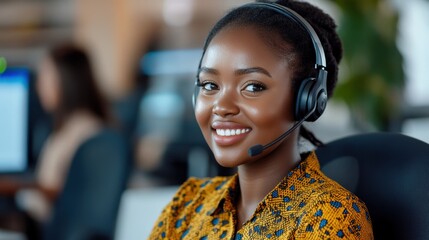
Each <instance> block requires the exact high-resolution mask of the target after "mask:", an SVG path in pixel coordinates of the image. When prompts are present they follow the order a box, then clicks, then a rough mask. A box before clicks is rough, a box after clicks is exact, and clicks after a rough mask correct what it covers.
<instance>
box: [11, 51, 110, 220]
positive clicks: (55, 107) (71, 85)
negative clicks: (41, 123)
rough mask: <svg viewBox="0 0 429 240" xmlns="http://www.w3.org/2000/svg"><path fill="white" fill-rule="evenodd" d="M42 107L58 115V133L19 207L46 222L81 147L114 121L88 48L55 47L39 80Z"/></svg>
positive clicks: (19, 197) (55, 123)
mask: <svg viewBox="0 0 429 240" xmlns="http://www.w3.org/2000/svg"><path fill="white" fill-rule="evenodd" d="M36 87H37V93H38V95H39V98H40V101H41V103H42V106H43V108H44V110H45V111H46V112H48V114H50V115H51V117H52V119H53V131H52V133H51V134H50V136H49V137H48V139H47V141H46V142H45V144H44V146H43V149H42V152H41V154H40V157H39V159H38V162H37V166H36V186H37V187H36V188H33V189H24V190H21V191H20V192H19V193H18V195H17V203H18V206H19V207H20V208H21V209H22V210H24V211H26V212H27V213H28V214H29V215H30V216H31V217H32V218H33V219H34V220H36V221H37V222H39V223H45V222H46V221H47V220H48V219H49V217H50V214H51V208H52V204H53V202H54V201H55V199H56V197H57V196H58V195H59V193H60V192H61V190H62V187H63V184H64V182H65V180H66V177H67V174H68V169H69V167H70V165H71V161H72V159H73V156H74V154H75V152H76V150H77V149H78V148H79V146H81V144H82V143H84V142H85V141H86V140H87V139H89V138H91V137H92V136H94V135H96V134H97V133H98V132H99V131H100V130H101V129H102V128H103V127H104V126H106V125H107V124H108V123H109V121H110V114H109V112H108V108H107V105H106V102H105V100H104V98H103V96H102V94H101V92H100V91H99V89H98V88H97V85H96V81H95V78H94V74H93V70H92V68H91V63H90V59H89V57H88V56H87V54H86V52H85V51H84V50H83V49H81V48H80V47H78V46H76V45H73V44H71V43H67V44H62V45H58V46H56V47H54V48H52V49H51V50H50V51H49V53H48V54H47V56H46V57H45V59H44V60H43V61H42V63H41V65H40V69H39V75H38V79H37V86H36Z"/></svg>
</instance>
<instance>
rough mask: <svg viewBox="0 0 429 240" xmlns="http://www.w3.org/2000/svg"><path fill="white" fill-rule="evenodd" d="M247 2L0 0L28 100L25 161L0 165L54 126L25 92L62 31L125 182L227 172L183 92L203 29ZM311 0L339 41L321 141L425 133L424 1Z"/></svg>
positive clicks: (4, 43) (32, 156) (0, 29)
mask: <svg viewBox="0 0 429 240" xmlns="http://www.w3.org/2000/svg"><path fill="white" fill-rule="evenodd" d="M246 2H250V1H249V0H216V1H214V0H107V1H106V0H91V1H86V0H1V1H0V57H3V58H4V59H6V60H7V64H8V68H9V69H13V68H19V69H25V71H28V78H29V85H28V86H29V95H28V98H29V99H30V101H29V103H28V105H26V104H23V105H20V106H21V107H22V106H24V107H26V108H28V118H29V125H28V132H29V133H28V137H29V141H28V142H29V144H30V145H29V148H28V158H25V163H24V164H21V165H20V166H18V167H16V168H15V169H12V170H11V169H6V170H2V169H0V171H1V172H3V173H0V174H2V175H7V174H10V173H11V172H12V173H13V174H20V173H22V172H31V171H33V170H34V167H35V166H36V164H37V159H38V157H39V155H40V151H41V149H42V146H43V144H44V141H45V140H46V138H47V136H48V135H49V133H50V131H51V127H52V126H51V123H50V121H49V118H47V117H46V114H45V113H44V112H43V110H42V108H41V107H40V102H39V100H38V97H37V96H36V94H35V92H34V81H36V80H37V79H36V77H35V76H36V75H37V72H38V67H39V64H40V62H41V59H42V58H43V56H44V54H45V52H46V50H47V49H49V47H51V46H53V45H56V44H58V43H61V42H65V41H74V42H76V43H78V44H80V45H82V46H84V47H85V48H86V49H87V50H88V53H89V54H90V56H91V59H92V62H93V65H94V68H95V71H96V75H97V80H98V84H99V87H100V88H101V90H102V92H103V94H104V95H105V96H106V97H107V99H108V100H109V104H110V107H111V109H112V111H113V113H114V115H115V118H116V119H117V120H118V122H119V124H118V128H119V129H120V131H121V133H122V134H123V136H124V137H125V138H126V140H127V143H128V144H129V147H130V149H131V155H130V156H131V157H130V158H131V159H130V160H131V161H132V167H133V170H132V172H131V174H130V176H129V181H128V185H127V191H129V190H133V189H152V188H153V187H154V186H165V185H178V184H180V183H181V182H183V181H184V180H185V179H186V178H187V177H188V176H199V177H204V176H213V175H217V174H230V173H231V170H230V169H223V168H221V167H218V166H217V165H216V163H215V161H214V159H213V158H212V156H211V154H210V153H209V150H208V148H207V146H206V144H205V143H204V140H203V138H202V136H201V134H200V132H199V129H198V126H197V125H196V122H195V120H194V116H193V109H192V104H191V94H192V91H193V84H194V81H195V74H196V68H197V64H198V61H199V58H200V56H201V48H202V45H203V42H204V39H205V36H206V35H207V33H208V31H209V30H210V28H211V27H212V25H213V24H214V23H215V22H216V20H217V19H219V18H220V17H221V16H222V15H223V14H224V13H225V12H226V11H227V10H228V9H230V8H232V7H234V6H238V5H241V4H243V3H246ZM309 2H311V3H314V4H316V5H318V6H320V7H321V8H322V9H324V10H325V11H327V12H328V13H330V14H332V16H334V18H335V19H336V21H337V23H338V25H339V33H340V35H341V38H342V40H343V43H344V51H345V55H344V58H343V62H342V65H341V67H340V80H339V83H338V87H337V90H338V91H337V92H336V94H335V96H334V97H333V99H332V101H330V103H329V105H328V108H327V111H326V113H325V114H324V115H323V116H322V118H321V119H320V120H319V121H318V122H317V123H314V124H309V127H310V128H312V129H313V130H314V131H315V134H316V136H318V137H320V138H321V139H322V140H323V141H331V140H333V139H336V138H340V137H343V136H347V135H350V134H354V133H360V132H371V131H393V132H402V133H404V134H407V135H410V136H413V137H415V138H418V139H420V140H422V141H426V142H429V94H427V93H428V92H429V83H428V79H427V76H428V75H429V65H428V61H427V59H426V58H427V56H428V55H429V45H428V44H427V43H428V42H429V28H427V27H426V23H427V22H429V14H428V13H429V1H427V0H409V1H400V0H365V1H362V0H354V1H350V0H347V1H346V0H309ZM0 87H1V86H0ZM2 94H3V96H2ZM5 96H6V95H4V92H1V89H0V101H3V103H2V102H0V106H2V104H3V105H5V104H4V103H5V102H7V101H8V99H7V97H5ZM5 108H6V107H5ZM9 109H10V106H9ZM2 114H3V113H2V112H0V116H1V117H0V124H2V123H3V122H2V121H1V118H3V115H2ZM19 116H22V115H19ZM7 128H8V126H0V143H5V142H7V139H6V138H5V137H3V138H2V137H1V135H2V132H1V131H2V130H3V129H7ZM2 141H3V142H2ZM0 149H2V147H1V146H0ZM0 166H2V164H0ZM141 197H142V198H144V196H141ZM147 198H149V197H147ZM129 201H132V200H129ZM161 203H162V201H161ZM121 207H122V206H121ZM125 208H127V207H125ZM127 209H128V208H127ZM128 211H131V212H132V211H133V210H132V209H129V210H128ZM137 212H138V211H136V213H137ZM0 214H1V213H0ZM127 216H128V215H127ZM144 218H145V216H139V215H138V214H135V215H133V216H131V217H129V219H128V220H127V218H126V217H124V216H123V215H121V214H120V217H119V218H118V219H119V220H118V223H117V224H118V225H119V226H124V225H127V226H131V225H133V226H135V225H138V224H139V223H140V221H141V222H142V223H143V222H144ZM152 218H153V216H152ZM152 218H151V219H152ZM13 219H14V220H13V221H14V222H13V223H10V222H9V224H2V226H0V228H2V227H3V228H5V227H4V226H7V227H9V229H7V228H5V229H4V230H5V231H6V230H11V231H14V232H20V231H22V230H23V229H24V228H25V227H23V225H25V223H23V222H20V219H19V218H18V219H16V218H13ZM121 221H128V222H127V224H125V223H123V222H121ZM150 227H151V226H149V228H150ZM146 228H147V227H146ZM118 231H121V232H120V234H122V235H121V237H118V238H120V239H128V238H126V237H124V236H127V235H126V234H127V233H126V232H127V231H125V230H118ZM0 234H1V230H0ZM117 236H118V235H117ZM27 237H28V236H27ZM30 239H31V237H30ZM130 239H132V238H130Z"/></svg>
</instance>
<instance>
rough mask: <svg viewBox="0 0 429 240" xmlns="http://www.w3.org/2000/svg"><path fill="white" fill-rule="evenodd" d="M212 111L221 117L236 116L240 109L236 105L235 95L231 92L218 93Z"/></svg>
mask: <svg viewBox="0 0 429 240" xmlns="http://www.w3.org/2000/svg"><path fill="white" fill-rule="evenodd" d="M212 111H213V113H214V114H216V115H218V116H221V117H226V116H229V115H236V114H238V113H239V112H240V108H239V107H238V106H237V104H236V97H235V94H234V93H233V92H232V91H222V92H220V93H219V94H218V95H217V97H216V99H215V101H214V103H213V109H212Z"/></svg>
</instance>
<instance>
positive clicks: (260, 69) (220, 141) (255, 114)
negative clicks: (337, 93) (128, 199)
mask: <svg viewBox="0 0 429 240" xmlns="http://www.w3.org/2000/svg"><path fill="white" fill-rule="evenodd" d="M335 28H336V25H335V23H334V21H333V19H332V18H331V17H330V16H329V15H327V14H325V13H324V12H323V11H322V10H320V9H319V8H317V7H315V6H313V5H311V4H308V3H306V2H301V1H293V0H279V1H276V2H275V3H274V2H272V1H264V3H260V2H258V3H252V4H249V5H244V6H242V7H239V8H236V9H234V10H232V11H231V12H229V13H228V14H227V15H225V16H224V17H223V18H222V19H221V20H219V21H218V22H217V23H216V25H215V26H214V27H213V29H212V30H211V32H210V33H209V35H208V37H207V40H206V43H205V45H204V49H203V51H204V52H203V55H202V58H201V62H200V66H199V68H198V75H197V76H198V77H197V81H196V90H195V95H194V99H195V101H194V106H195V116H196V119H197V122H198V125H199V127H200V129H201V131H202V133H203V135H204V138H205V140H206V142H207V144H208V145H209V147H210V149H211V150H212V152H213V154H214V156H215V158H216V160H217V162H218V163H219V164H220V165H222V166H224V167H237V169H238V174H235V175H233V176H229V177H214V178H206V179H198V178H191V179H189V180H188V181H187V182H185V183H184V184H183V185H182V186H181V187H180V189H179V190H178V192H177V193H176V195H175V196H174V197H173V199H172V201H171V202H170V203H169V204H168V205H167V206H166V207H165V209H164V211H163V212H162V214H161V216H160V217H159V219H158V221H157V222H156V223H155V226H154V228H153V231H152V233H151V236H150V239H237V240H238V239H268V238H269V239H331V238H332V239H334V238H335V239H337V238H338V239H339V238H344V239H373V234H372V226H371V220H370V217H369V213H368V210H367V208H366V206H365V203H364V202H362V201H361V200H360V199H359V198H358V197H357V196H355V195H354V194H353V193H351V192H349V191H348V190H346V189H345V188H343V187H342V186H340V185H339V184H338V183H336V182H335V181H333V180H331V179H329V178H328V177H327V176H325V175H324V174H323V173H322V172H321V170H320V165H319V161H318V158H317V156H316V153H315V152H314V151H306V150H304V151H302V149H300V147H299V144H298V143H299V138H300V137H303V138H305V139H307V140H308V141H310V142H311V143H312V144H313V145H315V146H321V145H322V143H321V142H320V141H319V140H318V139H317V138H316V137H315V136H314V135H313V134H312V133H311V132H309V131H308V130H307V129H306V128H304V127H303V126H301V124H302V123H303V122H304V121H315V120H316V119H317V118H319V117H320V115H321V114H322V113H323V111H324V108H325V106H326V101H327V98H328V97H329V96H331V95H332V92H333V89H334V87H335V84H336V81H337V72H338V64H339V62H340V60H341V57H342V45H341V42H340V39H339V37H338V35H337V33H336V31H335ZM315 63H316V64H315ZM282 133H283V134H282ZM279 136H280V137H279ZM260 144H266V145H260Z"/></svg>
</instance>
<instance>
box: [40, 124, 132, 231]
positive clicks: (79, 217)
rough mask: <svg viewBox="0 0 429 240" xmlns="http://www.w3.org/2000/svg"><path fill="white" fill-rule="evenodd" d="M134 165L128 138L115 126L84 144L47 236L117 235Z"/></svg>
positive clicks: (50, 223) (57, 203)
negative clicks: (115, 129)
mask: <svg viewBox="0 0 429 240" xmlns="http://www.w3.org/2000/svg"><path fill="white" fill-rule="evenodd" d="M130 166H131V162H130V158H129V149H128V146H127V144H126V140H125V139H124V138H123V137H122V136H121V135H119V134H118V133H116V132H114V131H112V130H109V129H104V130H103V131H101V132H100V133H98V134H97V135H96V136H94V137H93V138H91V139H89V140H87V141H86V142H85V143H84V144H82V146H80V147H79V149H78V150H77V152H76V154H75V156H74V158H73V161H72V164H71V167H70V170H69V173H68V176H67V179H66V182H65V185H64V189H63V192H62V193H61V194H60V196H59V198H58V200H57V201H56V203H55V205H54V212H53V217H52V219H51V221H50V222H49V224H48V225H47V227H46V231H45V235H44V239H47V240H54V239H55V240H57V239H62V240H89V239H91V240H92V239H113V236H114V229H115V223H116V216H117V212H118V208H119V202H120V198H121V195H122V192H123V191H124V190H125V187H126V184H127V180H128V177H129V172H130Z"/></svg>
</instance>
